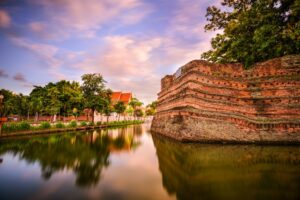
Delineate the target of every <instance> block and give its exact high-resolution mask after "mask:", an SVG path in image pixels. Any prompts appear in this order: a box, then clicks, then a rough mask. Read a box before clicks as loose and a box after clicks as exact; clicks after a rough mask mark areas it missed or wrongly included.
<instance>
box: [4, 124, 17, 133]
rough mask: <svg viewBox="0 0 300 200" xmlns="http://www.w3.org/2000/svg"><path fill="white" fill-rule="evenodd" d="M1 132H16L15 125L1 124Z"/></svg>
mask: <svg viewBox="0 0 300 200" xmlns="http://www.w3.org/2000/svg"><path fill="white" fill-rule="evenodd" d="M2 130H3V131H4V132H12V131H16V130H17V128H16V124H15V123H10V124H3V126H2Z"/></svg>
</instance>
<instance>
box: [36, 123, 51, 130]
mask: <svg viewBox="0 0 300 200" xmlns="http://www.w3.org/2000/svg"><path fill="white" fill-rule="evenodd" d="M39 128H40V129H48V128H51V124H50V123H49V122H42V123H41V124H40V126H39Z"/></svg>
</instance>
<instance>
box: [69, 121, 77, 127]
mask: <svg viewBox="0 0 300 200" xmlns="http://www.w3.org/2000/svg"><path fill="white" fill-rule="evenodd" d="M68 126H69V127H71V128H75V127H77V122H76V121H74V120H72V121H70V123H69V124H68Z"/></svg>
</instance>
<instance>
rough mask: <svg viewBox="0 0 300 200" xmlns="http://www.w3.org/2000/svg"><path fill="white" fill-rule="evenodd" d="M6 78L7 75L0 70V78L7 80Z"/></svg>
mask: <svg viewBox="0 0 300 200" xmlns="http://www.w3.org/2000/svg"><path fill="white" fill-rule="evenodd" d="M7 77H8V74H7V73H6V72H5V71H4V70H3V69H0V78H7Z"/></svg>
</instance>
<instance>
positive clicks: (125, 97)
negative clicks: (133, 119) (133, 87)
mask: <svg viewBox="0 0 300 200" xmlns="http://www.w3.org/2000/svg"><path fill="white" fill-rule="evenodd" d="M131 97H132V94H131V93H122V95H121V97H120V101H123V102H124V103H125V104H128V103H129V101H130V100H131Z"/></svg>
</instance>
